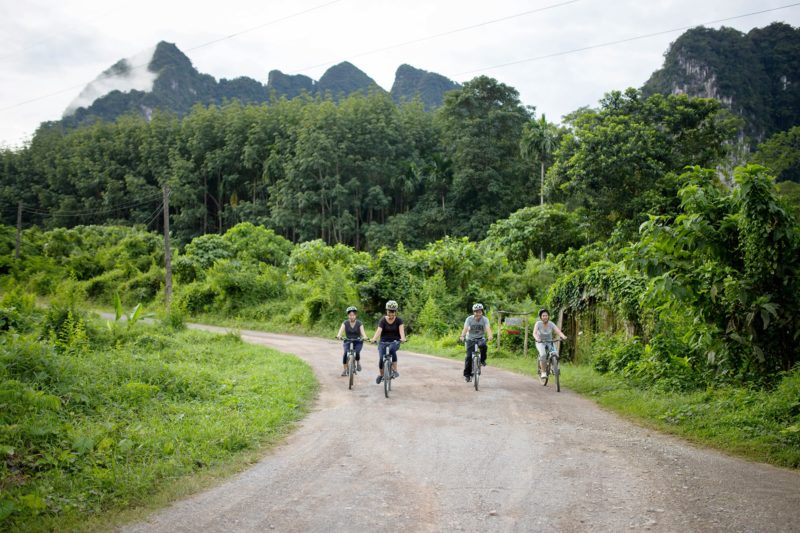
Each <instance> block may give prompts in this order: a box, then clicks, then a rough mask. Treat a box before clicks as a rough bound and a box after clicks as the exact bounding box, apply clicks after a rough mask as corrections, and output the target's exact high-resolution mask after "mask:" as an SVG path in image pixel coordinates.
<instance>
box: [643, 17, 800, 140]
mask: <svg viewBox="0 0 800 533" xmlns="http://www.w3.org/2000/svg"><path fill="white" fill-rule="evenodd" d="M642 91H643V92H644V93H645V95H649V94H653V93H662V94H669V93H672V94H681V93H683V94H688V95H689V96H693V97H703V98H716V99H718V100H720V101H721V102H723V103H724V104H725V105H726V106H727V107H728V108H729V109H731V111H733V112H734V113H736V114H738V115H739V116H741V117H742V118H744V120H745V122H746V126H745V128H744V131H743V133H745V134H746V135H747V136H748V137H750V139H751V140H752V141H754V142H758V141H761V140H763V139H764V138H766V137H768V136H769V135H771V134H772V133H775V132H777V131H783V130H786V129H788V128H790V127H792V126H794V125H796V124H798V123H799V122H800V29H796V28H793V27H791V26H789V25H787V24H782V23H775V24H771V25H770V26H767V27H765V28H760V29H755V30H752V31H750V32H749V33H747V34H744V33H741V32H739V31H737V30H734V29H731V28H721V29H719V30H713V29H708V28H694V29H692V30H689V31H687V32H686V33H684V34H683V35H681V36H680V37H679V38H678V39H677V40H676V41H675V42H674V43H672V45H671V46H670V48H669V50H668V51H667V54H666V55H665V59H664V66H663V67H662V68H661V69H659V70H658V71H656V72H654V73H653V75H652V76H651V77H650V79H649V80H647V82H646V83H645V84H644V86H643V87H642Z"/></svg>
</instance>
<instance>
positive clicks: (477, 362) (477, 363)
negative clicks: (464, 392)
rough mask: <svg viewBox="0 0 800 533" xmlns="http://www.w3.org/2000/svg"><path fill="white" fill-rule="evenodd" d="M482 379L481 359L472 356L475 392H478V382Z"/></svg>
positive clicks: (476, 355) (475, 355)
mask: <svg viewBox="0 0 800 533" xmlns="http://www.w3.org/2000/svg"><path fill="white" fill-rule="evenodd" d="M480 377H481V357H480V356H479V355H478V354H474V355H473V356H472V380H473V381H474V382H475V390H478V380H479V379H480Z"/></svg>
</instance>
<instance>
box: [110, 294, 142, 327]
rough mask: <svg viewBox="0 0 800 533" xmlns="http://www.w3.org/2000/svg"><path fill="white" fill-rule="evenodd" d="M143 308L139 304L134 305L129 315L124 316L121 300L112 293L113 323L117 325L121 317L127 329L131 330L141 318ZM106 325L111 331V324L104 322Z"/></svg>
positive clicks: (117, 295)
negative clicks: (126, 324) (123, 318)
mask: <svg viewBox="0 0 800 533" xmlns="http://www.w3.org/2000/svg"><path fill="white" fill-rule="evenodd" d="M143 309H144V308H143V307H142V304H141V303H138V304H136V306H134V308H133V309H131V312H130V313H129V314H125V311H124V310H123V309H122V300H120V297H119V293H117V292H115V293H114V323H118V322H119V321H120V320H121V319H122V317H123V316H125V321H126V322H127V323H128V328H132V327H133V326H134V325H135V324H136V323H137V322H138V321H139V319H140V318H142V311H143ZM106 325H107V326H108V328H109V329H111V322H106Z"/></svg>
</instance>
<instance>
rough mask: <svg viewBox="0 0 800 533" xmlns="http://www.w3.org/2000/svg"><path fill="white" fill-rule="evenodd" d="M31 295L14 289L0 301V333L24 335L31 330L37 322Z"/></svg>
mask: <svg viewBox="0 0 800 533" xmlns="http://www.w3.org/2000/svg"><path fill="white" fill-rule="evenodd" d="M39 316H40V313H39V311H38V310H37V309H36V300H35V299H34V297H33V295H31V294H27V293H25V292H24V291H23V290H22V289H21V288H19V287H15V288H14V289H13V290H11V291H10V292H7V293H6V294H5V295H4V296H3V298H2V299H0V331H9V330H13V331H17V332H20V333H25V332H28V331H30V330H31V329H33V327H34V326H35V325H36V323H37V322H38V320H39Z"/></svg>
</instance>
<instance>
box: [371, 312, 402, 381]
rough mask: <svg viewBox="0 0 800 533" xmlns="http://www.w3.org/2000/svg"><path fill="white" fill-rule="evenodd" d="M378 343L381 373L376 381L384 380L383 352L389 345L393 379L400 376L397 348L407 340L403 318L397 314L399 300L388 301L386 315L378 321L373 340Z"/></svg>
mask: <svg viewBox="0 0 800 533" xmlns="http://www.w3.org/2000/svg"><path fill="white" fill-rule="evenodd" d="M379 338H380V342H379V343H378V369H379V371H380V375H379V376H378V377H377V378H375V383H380V382H381V381H383V371H384V369H383V352H384V351H385V350H386V346H388V347H389V353H390V354H391V355H392V368H391V370H390V371H391V373H392V379H394V378H397V377H400V374H399V373H398V372H397V349H398V348H399V347H400V343H401V342H406V330H405V326H404V325H403V319H402V318H400V317H399V316H397V302H395V301H394V300H389V301H388V302H386V315H385V316H384V317H383V318H381V321H380V322H378V329H376V330H375V335H373V336H372V342H376V341H377V340H378V339H379Z"/></svg>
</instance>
